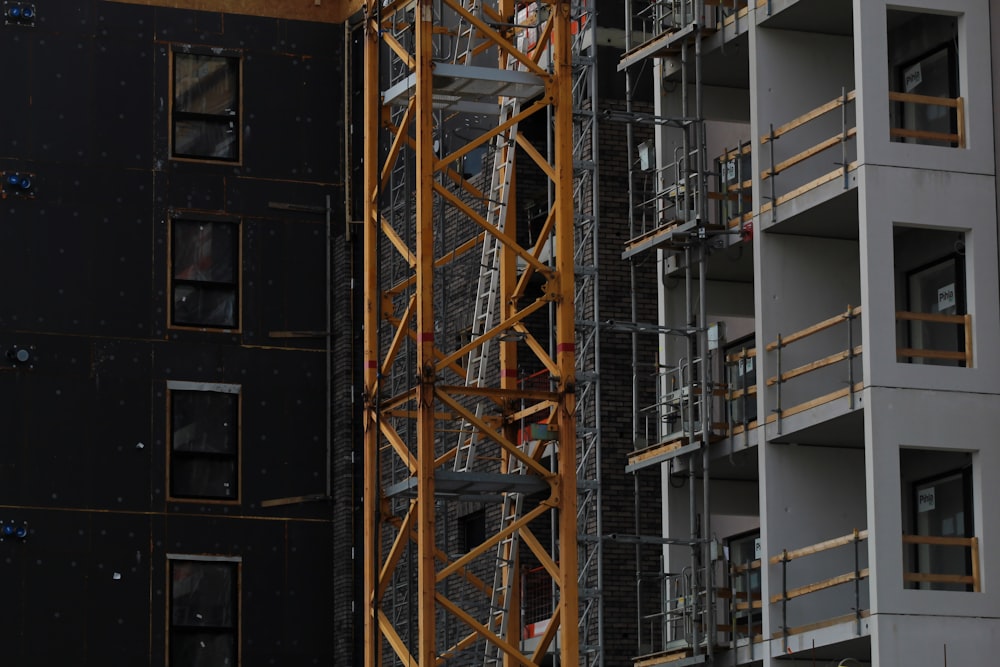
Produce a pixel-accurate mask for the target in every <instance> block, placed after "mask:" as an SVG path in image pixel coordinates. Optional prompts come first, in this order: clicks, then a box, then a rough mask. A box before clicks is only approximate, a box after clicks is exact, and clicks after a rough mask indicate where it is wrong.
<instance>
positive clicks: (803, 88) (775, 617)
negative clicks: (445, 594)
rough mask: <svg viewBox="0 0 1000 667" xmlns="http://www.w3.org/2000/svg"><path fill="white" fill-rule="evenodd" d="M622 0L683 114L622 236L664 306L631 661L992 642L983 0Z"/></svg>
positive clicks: (993, 304) (890, 659)
mask: <svg viewBox="0 0 1000 667" xmlns="http://www.w3.org/2000/svg"><path fill="white" fill-rule="evenodd" d="M631 4H632V8H631V9H632V17H633V20H634V21H635V23H634V33H633V34H634V35H635V42H634V45H633V48H632V49H631V50H630V51H629V52H627V53H626V54H625V55H624V56H623V58H622V61H621V63H622V68H626V67H627V68H630V70H631V71H637V70H638V68H640V67H643V68H645V69H644V73H643V75H642V76H643V78H637V84H636V86H638V87H641V86H648V85H650V83H651V82H650V79H649V76H648V72H652V73H653V76H652V85H653V86H654V90H656V91H657V92H656V93H655V94H656V100H657V109H658V111H657V113H658V115H660V116H661V117H662V118H664V119H667V118H672V119H675V120H674V122H673V123H666V122H665V123H663V124H662V125H661V129H660V130H659V131H658V136H657V142H656V145H655V148H656V158H657V162H656V163H655V164H654V165H652V166H651V167H650V171H649V172H647V177H648V178H649V179H654V180H655V181H656V186H655V188H653V189H654V190H655V193H654V196H653V197H652V198H651V200H652V201H653V204H651V205H650V206H649V207H648V208H647V209H646V210H644V211H640V212H639V213H638V214H637V216H636V223H635V227H634V234H633V239H632V240H631V241H630V242H629V243H628V244H626V251H625V253H624V254H625V256H626V257H627V258H632V259H633V261H635V260H636V259H638V258H642V257H648V255H652V254H655V255H656V256H657V257H658V265H657V267H658V268H657V270H656V273H655V278H654V279H655V280H657V282H658V284H659V285H660V305H661V316H660V324H661V325H662V326H664V327H667V328H670V329H672V330H674V333H669V334H664V335H662V337H661V350H662V354H661V357H660V363H661V367H662V368H663V369H664V370H663V371H662V372H661V373H660V374H659V375H658V380H657V381H658V382H659V385H658V387H659V394H658V396H659V398H658V402H657V405H658V408H657V409H656V410H653V411H650V412H648V413H645V414H642V415H640V419H639V424H640V427H639V430H640V436H641V437H640V438H639V439H638V442H639V446H637V451H636V452H634V453H633V454H632V456H631V457H630V468H631V469H633V470H634V471H635V472H636V474H651V473H647V472H645V471H646V470H650V471H657V470H658V471H659V473H660V475H661V478H662V480H663V483H662V489H663V498H664V512H663V532H662V534H663V536H664V537H665V538H667V540H666V541H667V542H669V544H668V546H665V547H664V563H665V564H664V570H663V572H664V574H663V580H662V582H657V583H658V584H662V585H663V586H664V589H663V590H665V591H667V590H668V589H669V590H668V592H667V593H666V594H665V596H664V604H663V607H662V608H661V609H660V613H661V616H660V617H659V618H660V619H663V620H662V622H661V621H660V620H656V622H652V621H653V620H654V619H652V618H651V617H650V619H649V620H650V621H651V626H650V627H651V628H652V630H651V631H650V634H649V635H647V638H646V641H645V642H644V643H642V644H641V645H640V647H639V651H638V653H639V654H640V658H637V662H636V664H643V665H656V664H671V665H676V664H696V663H699V662H709V661H710V662H716V663H719V664H761V665H777V664H789V665H795V664H802V665H808V664H824V665H825V664H830V665H835V664H872V665H880V666H882V667H887V666H896V665H909V664H921V665H945V664H958V663H960V664H969V665H984V666H985V665H989V664H992V662H993V661H994V658H993V656H994V655H995V654H996V652H997V649H998V648H1000V647H998V645H997V640H996V636H997V629H998V628H1000V612H998V610H1000V599H998V597H997V596H998V591H997V590H995V587H994V586H992V585H991V584H990V581H991V574H990V573H991V572H995V571H996V570H997V568H998V567H1000V561H998V554H997V553H996V544H995V543H996V540H997V539H998V532H997V531H998V528H1000V524H998V522H997V520H996V516H995V513H994V512H993V510H992V509H991V508H992V507H994V506H995V505H996V503H997V500H998V499H997V497H996V493H997V492H996V490H995V489H994V488H993V485H992V484H991V483H990V481H989V480H990V475H991V471H994V470H997V466H998V465H1000V461H998V452H997V451H996V448H995V447H992V446H991V445H990V442H989V440H990V436H989V434H990V433H992V432H993V431H994V430H995V429H996V427H997V425H998V424H997V417H996V414H997V407H998V406H1000V397H998V392H1000V385H998V384H997V380H996V379H997V377H1000V376H998V372H997V371H998V370H1000V369H998V368H997V358H996V351H995V349H994V346H993V342H994V341H996V340H997V339H998V336H1000V329H998V325H1000V313H998V299H997V293H998V285H1000V283H998V260H997V203H996V202H997V171H996V154H997V140H996V132H995V127H994V118H995V114H994V112H993V109H994V95H995V90H996V86H995V82H996V81H997V75H996V69H997V66H996V63H997V59H996V53H995V47H994V43H995V37H994V36H995V35H996V34H997V33H996V29H997V25H998V7H997V6H995V4H994V3H989V2H986V1H985V0H981V1H969V2H949V3H940V2H926V1H923V0H917V1H914V2H908V3H902V4H901V3H887V2H882V1H875V2H870V1H868V0H864V1H856V2H850V1H846V0H845V1H843V2H810V1H803V0H799V1H787V2H786V1H781V0H773V1H767V2H765V1H764V0H761V1H760V2H754V3H751V4H750V6H749V7H748V6H747V3H736V4H735V5H731V4H730V3H723V4H724V6H723V7H721V8H720V7H716V6H712V5H710V4H709V3H684V2H659V3H656V2H654V3H642V6H641V7H640V6H639V5H640V3H635V2H633V3H631ZM637 77H638V75H637ZM684 91H686V92H687V96H686V97H687V100H686V101H685V100H684V99H683V97H684V96H682V92H684ZM699 153H700V155H698V154H699ZM684 155H692V156H697V157H691V159H690V160H688V161H687V162H685V161H684V157H683V156H684ZM678 156H680V157H678ZM697 160H701V161H700V162H697ZM696 172H700V173H696ZM702 174H704V176H702ZM636 181H637V178H633V183H635V182H636ZM703 193H704V196H703ZM647 253H648V254H647ZM647 275H648V274H647ZM699 310H700V311H701V313H700V314H701V316H700V317H699ZM696 321H697V326H693V327H691V328H689V329H685V326H688V325H690V324H691V323H694V322H696ZM678 330H682V331H681V333H682V334H684V333H686V334H687V335H680V336H678V335H676V331H678ZM688 359H697V361H695V362H694V363H690V362H688ZM699 364H701V365H703V366H706V367H708V368H709V369H710V370H709V371H708V372H707V374H706V375H701V376H699V374H698V365H699ZM692 368H694V371H692V370H691V369H692ZM706 377H707V382H706V381H705V378H706ZM706 394H707V395H711V396H712V398H711V399H710V400H707V401H706V400H702V399H701V396H702V395H706ZM647 425H648V427H647V429H646V430H645V431H643V428H644V427H646V426H647ZM692 443H693V444H692ZM706 452H707V453H706ZM706 526H709V528H708V530H707V531H706V530H705V528H706ZM692 534H694V535H697V536H698V537H699V544H698V545H697V546H696V547H695V548H694V549H691V548H689V547H688V546H683V545H680V546H678V545H677V544H675V543H674V542H670V540H671V539H674V540H676V539H678V538H681V537H688V538H689V537H690V536H691V535H692ZM692 552H694V555H693V556H692ZM692 582H693V583H692ZM684 585H687V586H689V588H688V589H687V590H688V597H687V601H686V602H685V595H684V594H683V590H682V589H683V586H684ZM671 587H673V588H671ZM692 591H694V592H693V593H692ZM692 597H694V598H695V602H693V603H692V602H691V598H692ZM692 604H693V606H694V609H692V608H691V607H692ZM706 635H707V636H708V637H709V639H710V640H711V641H706V640H705V637H706ZM851 660H854V662H851Z"/></svg>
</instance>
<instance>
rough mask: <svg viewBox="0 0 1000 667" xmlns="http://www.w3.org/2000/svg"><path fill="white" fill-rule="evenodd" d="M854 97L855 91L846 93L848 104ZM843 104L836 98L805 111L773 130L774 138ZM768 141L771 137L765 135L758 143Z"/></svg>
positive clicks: (841, 100)
mask: <svg viewBox="0 0 1000 667" xmlns="http://www.w3.org/2000/svg"><path fill="white" fill-rule="evenodd" d="M856 95H857V93H856V92H855V91H853V90H852V91H851V92H849V93H847V102H848V103H850V102H853V101H854V98H855V97H856ZM843 104H844V98H842V97H838V98H837V99H835V100H830V101H829V102H827V103H826V104H823V105H821V106H818V107H816V108H815V109H813V110H812V111H807V112H806V113H804V114H802V115H801V116H799V117H798V118H795V119H793V120H790V121H788V122H787V123H785V124H784V125H781V126H779V127H777V128H775V130H774V138H775V139H777V138H778V137H780V136H781V135H783V134H787V133H788V132H791V131H792V130H794V129H795V128H797V127H799V126H801V125H805V124H806V123H808V122H809V121H811V120H815V119H817V118H819V117H820V116H822V115H823V114H826V113H829V112H831V111H833V110H834V109H839V108H840V107H841V105H843ZM770 140H771V135H770V134H765V135H764V136H763V137H761V139H760V143H761V144H766V143H767V142H768V141H770Z"/></svg>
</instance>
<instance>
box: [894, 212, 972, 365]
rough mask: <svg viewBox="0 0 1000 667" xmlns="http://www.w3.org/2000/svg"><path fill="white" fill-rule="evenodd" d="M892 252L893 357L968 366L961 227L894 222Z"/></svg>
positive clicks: (968, 320)
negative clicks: (895, 225)
mask: <svg viewBox="0 0 1000 667" xmlns="http://www.w3.org/2000/svg"><path fill="white" fill-rule="evenodd" d="M893 253H894V261H895V267H896V310H897V315H896V317H897V332H896V336H897V348H898V349H897V357H898V360H899V361H902V362H905V363H913V364H927V365H936V366H970V365H971V363H970V361H971V354H972V349H971V340H972V338H971V336H972V329H971V327H972V321H971V316H970V315H969V314H968V312H969V311H968V304H967V303H966V275H965V272H966V269H965V233H964V232H961V231H956V230H951V231H949V230H934V229H922V228H908V227H902V226H897V227H896V228H895V229H894V230H893Z"/></svg>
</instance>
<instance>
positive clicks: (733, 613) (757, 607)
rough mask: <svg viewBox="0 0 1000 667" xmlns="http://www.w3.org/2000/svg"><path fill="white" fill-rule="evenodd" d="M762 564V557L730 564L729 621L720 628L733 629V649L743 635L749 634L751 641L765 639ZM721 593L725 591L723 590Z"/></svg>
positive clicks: (724, 629)
mask: <svg viewBox="0 0 1000 667" xmlns="http://www.w3.org/2000/svg"><path fill="white" fill-rule="evenodd" d="M760 567H761V561H760V560H754V561H750V562H748V563H743V564H742V565H741V564H736V563H733V564H731V565H730V567H729V582H730V588H729V591H728V597H729V623H728V624H720V625H719V626H718V628H717V629H718V630H719V631H720V632H728V633H729V637H730V645H731V648H733V649H735V648H736V643H737V641H738V640H739V639H741V638H749V639H750V640H751V643H753V642H760V641H762V640H763V637H762V636H761V633H762V632H763V626H762V620H761V613H762V611H763V608H764V601H763V600H762V598H761V593H760V584H759V581H760ZM755 582H756V584H755ZM719 597H723V595H722V594H721V593H720V595H719ZM751 658H752V656H751Z"/></svg>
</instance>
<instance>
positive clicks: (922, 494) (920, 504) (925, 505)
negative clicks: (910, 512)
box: [917, 486, 934, 512]
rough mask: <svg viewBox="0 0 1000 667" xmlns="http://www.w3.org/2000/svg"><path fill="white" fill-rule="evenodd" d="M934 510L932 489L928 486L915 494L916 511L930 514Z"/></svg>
mask: <svg viewBox="0 0 1000 667" xmlns="http://www.w3.org/2000/svg"><path fill="white" fill-rule="evenodd" d="M932 509H934V487H933V486H929V487H927V488H926V489H921V490H920V491H918V492H917V511H918V512H930V511H931V510H932Z"/></svg>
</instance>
